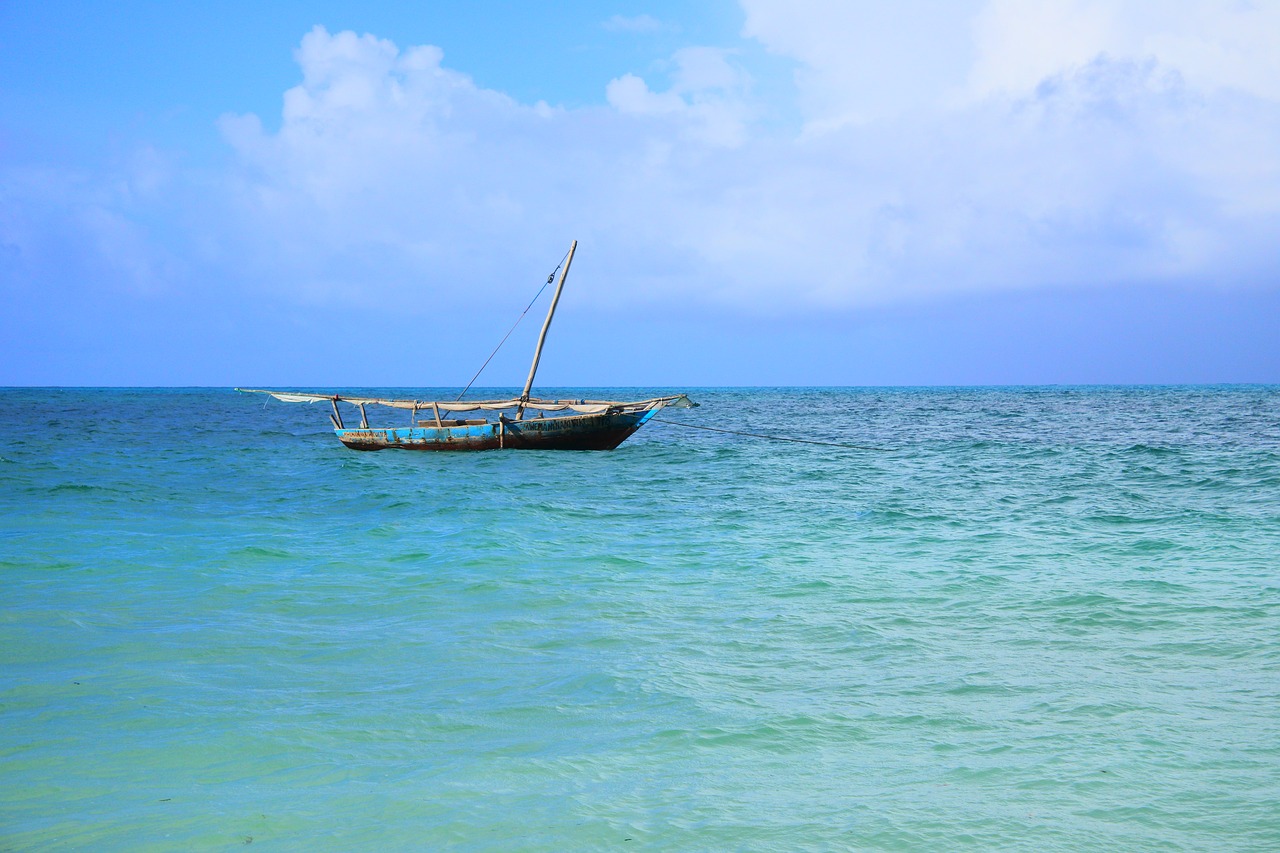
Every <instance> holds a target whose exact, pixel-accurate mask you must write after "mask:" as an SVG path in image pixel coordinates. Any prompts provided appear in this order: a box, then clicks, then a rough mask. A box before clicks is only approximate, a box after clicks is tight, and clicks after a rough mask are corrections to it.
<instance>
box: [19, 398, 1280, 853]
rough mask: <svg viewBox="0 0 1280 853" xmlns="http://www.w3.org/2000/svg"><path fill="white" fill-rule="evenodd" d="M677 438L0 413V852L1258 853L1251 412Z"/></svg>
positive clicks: (195, 407) (707, 419) (1257, 520)
mask: <svg viewBox="0 0 1280 853" xmlns="http://www.w3.org/2000/svg"><path fill="white" fill-rule="evenodd" d="M668 390H671V389H654V393H657V392H664V391H668ZM417 393H418V394H419V396H422V395H425V394H429V393H430V392H425V391H418V392H417ZM592 393H604V392H601V391H594V392H592ZM635 393H640V394H642V395H644V396H650V393H649V391H648V389H644V390H642V391H639V392H635ZM693 396H694V397H695V399H698V400H699V401H701V402H702V403H703V407H702V408H700V409H696V410H692V411H686V412H672V413H669V414H666V415H664V417H666V418H668V419H670V420H683V421H686V422H688V423H694V424H705V425H712V426H722V427H727V428H731V429H744V430H752V431H766V432H780V433H788V434H793V435H798V436H803V437H807V438H817V439H826V440H833V441H841V442H849V443H855V444H864V445H869V446H875V447H884V448H891V449H892V450H890V451H887V452H882V451H870V450H864V451H845V450H837V449H833V448H823V447H814V446H806V445H796V444H782V443H774V442H766V441H760V440H754V439H749V438H742V437H734V436H727V435H719V434H713V433H706V432H696V431H693V430H683V429H680V428H678V427H675V426H671V425H666V424H651V425H649V426H647V427H645V429H644V430H643V431H642V432H641V433H639V434H638V435H637V436H636V437H634V438H633V439H631V440H630V441H628V442H627V443H626V444H624V445H623V446H622V447H621V448H620V449H619V450H617V451H614V452H612V453H538V452H524V453H520V452H506V453H502V452H492V453H480V454H440V455H436V454H411V453H396V452H384V453H375V454H359V453H354V452H352V451H348V450H345V449H344V448H342V447H341V446H340V445H339V444H337V442H336V441H335V440H334V439H333V437H332V435H331V433H329V432H328V431H326V430H325V426H326V419H325V413H324V411H323V410H322V409H321V408H320V407H305V406H287V405H284V404H277V403H274V402H273V403H272V404H270V405H268V406H265V407H264V406H263V404H262V401H261V400H260V399H255V398H250V397H246V396H242V395H237V394H234V393H232V392H229V391H223V390H196V391H188V390H172V391H171V390H158V391H54V392H48V391H28V390H12V391H3V392H0V440H2V442H3V445H4V446H3V448H0V580H2V581H3V589H4V593H3V597H4V603H3V605H2V606H0V655H2V658H0V664H2V666H0V849H14V850H29V849H30V850H41V849H93V850H110V849H118V850H178V849H222V848H232V847H240V846H242V845H243V844H244V843H245V842H246V840H249V839H251V843H252V845H253V848H252V849H255V850H256V849H262V848H266V849H280V850H300V849H307V850H315V849H333V850H353V849H391V850H394V849H406V850H408V849H428V850H429V849H456V850H568V849H605V848H621V849H664V850H779V851H782V850H787V851H789V850H833V849H866V850H941V849H974V850H991V849H1012V850H1036V851H1044V850H1098V849H1127V850H1141V849H1161V850H1274V849H1280V389H1277V388H1275V387H1231V388H1134V389H1120V388H1065V389H1057V388H1054V389H1048V388H1030V389H1007V390H948V389H931V390H810V389H771V390H747V391H737V390H703V391H697V392H694V393H693ZM393 417H398V418H403V417H405V416H404V414H403V413H398V414H397V415H395V416H393Z"/></svg>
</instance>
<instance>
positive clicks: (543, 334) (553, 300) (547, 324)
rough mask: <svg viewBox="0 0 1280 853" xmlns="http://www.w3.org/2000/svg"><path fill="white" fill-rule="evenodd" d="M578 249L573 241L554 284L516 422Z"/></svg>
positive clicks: (526, 400)
mask: <svg viewBox="0 0 1280 853" xmlns="http://www.w3.org/2000/svg"><path fill="white" fill-rule="evenodd" d="M577 248H578V241H577V240H574V241H573V245H572V246H570V247H569V257H567V258H565V260H564V271H563V272H561V273H560V281H559V282H558V283H557V284H556V294H555V296H552V297H551V307H550V308H548V309H547V319H546V320H545V321H544V322H543V324H542V332H541V334H539V335H538V348H537V349H536V350H534V351H533V364H532V365H530V366H529V378H528V380H527V381H526V382H525V383H524V391H522V392H521V394H520V405H519V406H517V407H516V420H518V421H522V420H524V406H525V403H528V402H529V389H530V388H532V387H533V375H534V374H535V373H537V372H538V361H539V359H541V358H542V344H543V343H544V342H545V341H546V339H547V329H550V328H551V318H552V317H554V316H555V313H556V304H557V303H559V302H560V291H562V290H564V280H565V279H566V278H568V277H569V264H571V263H573V253H574V251H575V250H576V249H577Z"/></svg>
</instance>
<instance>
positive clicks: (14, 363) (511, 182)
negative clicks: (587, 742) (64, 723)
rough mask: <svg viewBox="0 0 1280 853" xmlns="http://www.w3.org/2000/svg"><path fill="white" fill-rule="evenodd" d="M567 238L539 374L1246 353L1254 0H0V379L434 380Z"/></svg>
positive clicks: (1223, 373) (1191, 374)
mask: <svg viewBox="0 0 1280 853" xmlns="http://www.w3.org/2000/svg"><path fill="white" fill-rule="evenodd" d="M264 7H265V8H264ZM572 240H577V241H578V252H577V255H576V256H575V258H574V261H573V266H572V272H571V274H570V276H569V280H568V284H567V285H566V289H565V293H564V296H563V298H562V300H561V303H560V308H559V311H558V313H557V316H556V319H555V323H554V325H553V327H552V330H551V333H550V336H549V338H548V344H547V349H546V351H545V353H544V355H543V359H542V363H541V368H540V372H539V383H538V384H539V385H543V386H546V387H565V386H570V387H572V386H579V387H592V386H594V387H598V386H644V387H654V388H660V389H667V388H671V389H679V388H684V387H698V386H716V385H745V386H751V385H824V386H825V385H1006V384H1015V385H1021V384H1094V383H1141V384H1146V383H1155V384H1175V383H1216V382H1269V383H1276V382H1280V343H1278V341H1280V0H1254V2H1248V0H1040V2H1037V3H1026V2H1022V0H951V1H950V2H927V1H926V0H899V2H895V3H892V4H886V3H881V2H859V0H786V1H785V2H783V0H740V2H729V0H708V1H707V2H697V3H693V2H675V0H659V2H648V3H644V2H634V3H632V2H625V3H624V2H558V3H557V2H548V3H525V2H514V0H511V2H491V1H487V0H476V2H468V3H452V4H446V3H429V4H404V3H381V2H363V3H359V4H354V3H339V2H326V0H320V2H308V3H291V2H278V3H272V4H256V3H255V4H250V3H241V2H229V3H224V4H183V3H160V2H132V0H122V2H117V3H113V4H106V3H97V4H86V3H79V2H77V3H72V2H61V0H48V2H43V3H40V4H32V3H17V2H11V1H7V0H0V385H76V386H96V385H109V386H114V385H124V386H135V385H184V386H186V385H210V386H237V385H238V386H246V387H249V386H271V387H286V386H296V387H323V388H343V387H370V386H379V387H382V386H406V387H446V386H460V385H462V384H465V383H466V381H467V380H468V379H470V378H471V376H472V374H473V373H474V372H475V370H476V369H477V368H478V367H479V366H480V364H481V363H482V362H483V361H484V359H485V358H486V356H487V355H488V354H489V352H490V351H491V349H492V348H493V346H494V345H495V344H496V343H497V342H498V341H499V340H500V339H501V337H502V335H503V334H504V333H505V332H506V331H507V329H508V328H509V327H510V326H511V324H512V323H513V322H514V321H515V319H516V318H517V317H518V316H519V315H520V312H521V311H522V310H524V308H525V306H527V305H528V304H529V300H530V299H532V298H533V296H534V294H535V293H537V292H538V290H539V288H540V287H541V286H542V284H543V283H544V282H545V281H546V278H547V276H548V274H549V273H550V272H551V271H552V270H553V269H554V268H555V267H556V265H557V264H558V263H559V261H560V260H561V258H562V257H563V256H564V254H565V252H566V250H567V249H568V246H569V244H570V242H571V241H572ZM548 297H549V294H548V293H544V294H543V296H542V299H541V300H540V301H539V302H538V303H537V304H536V305H535V306H534V308H533V309H532V310H531V311H530V312H529V316H527V317H526V318H525V319H524V321H523V322H522V323H521V324H520V326H519V327H518V329H517V331H516V333H515V334H513V335H512V337H511V339H510V341H508V343H507V345H506V346H505V347H504V348H503V350H502V351H501V353H500V354H499V356H498V357H497V358H495V359H494V361H493V363H492V364H491V365H490V366H489V368H488V369H487V370H486V371H485V373H484V374H483V376H482V378H481V380H480V381H479V383H478V384H479V385H482V386H504V387H511V386H517V387H518V386H519V385H520V384H522V382H523V379H524V375H525V372H526V371H527V369H528V368H527V365H528V361H529V358H530V357H531V355H532V349H533V344H534V341H535V340H536V336H537V332H538V329H539V327H540V325H541V320H542V316H543V312H544V311H545V307H546V304H547V301H548Z"/></svg>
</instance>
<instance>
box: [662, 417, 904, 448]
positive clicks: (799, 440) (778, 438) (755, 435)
mask: <svg viewBox="0 0 1280 853" xmlns="http://www.w3.org/2000/svg"><path fill="white" fill-rule="evenodd" d="M649 420H651V421H657V422H658V423H660V424H671V425H672V426H680V427H685V428H687V429H705V430H707V431H708V432H724V433H728V434H729V435H745V436H747V437H748V438H767V439H769V440H770V441H794V442H796V443H797V444H820V445H822V446H823V447H843V448H844V449H845V450H875V451H878V452H880V453H893V452H895V451H896V449H897V448H893V447H867V446H866V445H863V444H840V443H838V442H835V441H814V440H813V439H811V438H791V437H789V436H784V435H765V434H763V433H759V432H742V431H741V430H736V429H721V428H720V427H709V426H699V425H698V424H686V423H683V422H681V421H669V420H666V419H665V418H649Z"/></svg>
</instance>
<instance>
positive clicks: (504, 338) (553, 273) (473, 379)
mask: <svg viewBox="0 0 1280 853" xmlns="http://www.w3.org/2000/svg"><path fill="white" fill-rule="evenodd" d="M564 257H565V258H567V257H569V253H568V252H565V253H564ZM562 266H564V258H561V259H560V263H558V264H556V268H555V269H553V270H552V271H551V275H549V276H547V280H546V282H544V283H543V285H542V287H539V288H538V292H537V293H535V294H534V295H533V298H532V299H530V300H529V304H528V305H526V306H525V309H524V310H523V311H521V312H520V316H519V317H517V318H516V321H515V322H514V323H512V324H511V328H510V329H507V333H506V334H505V335H503V336H502V340H500V341H498V345H497V346H496V347H494V348H493V352H491V353H489V357H488V358H486V359H485V360H484V364H482V365H480V369H479V370H477V371H476V375H475V376H472V377H471V381H470V382H468V383H467V387H466V388H463V389H462V394H459V395H458V396H457V397H455V398H454V400H453V401H454V402H455V403H456V402H458V401H459V400H461V399H462V395H463V394H466V393H467V392H468V391H470V390H471V386H472V385H474V384H475V382H476V380H477V379H479V378H480V374H481V373H484V369H485V368H486V367H488V366H489V362H491V361H493V357H494V356H495V355H497V354H498V350H500V349H502V345H503V344H505V343H506V342H507V338H509V337H511V333H512V332H514V331H515V330H516V326H519V325H520V321H521V320H523V319H524V315H525V314H528V313H529V309H530V308H532V307H533V303H535V302H537V301H538V297H539V296H541V295H542V291H544V290H546V289H547V285H549V284H551V282H552V281H553V280H554V279H555V277H556V273H558V272H560V267H562Z"/></svg>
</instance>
